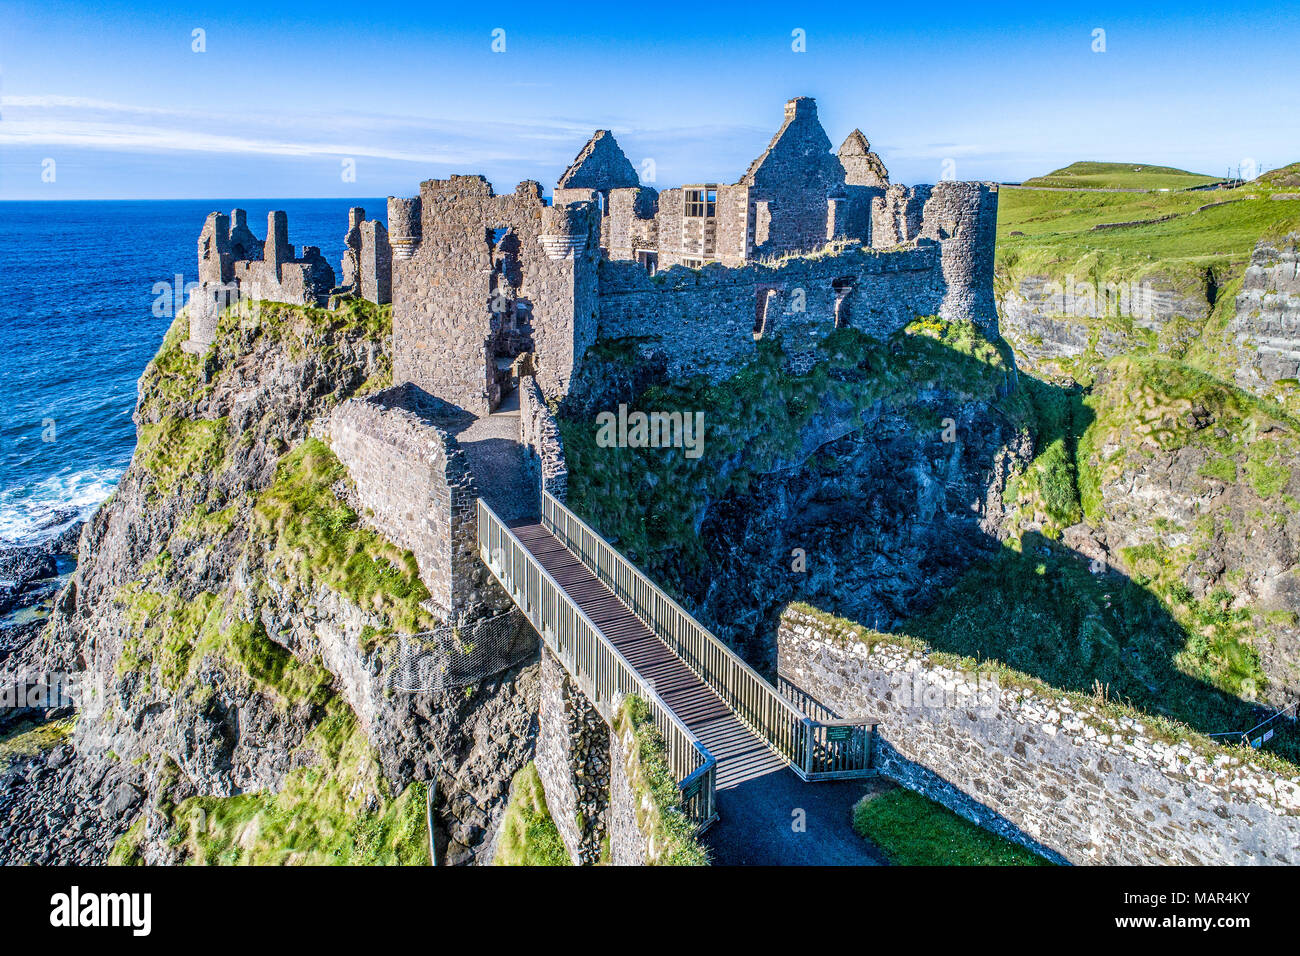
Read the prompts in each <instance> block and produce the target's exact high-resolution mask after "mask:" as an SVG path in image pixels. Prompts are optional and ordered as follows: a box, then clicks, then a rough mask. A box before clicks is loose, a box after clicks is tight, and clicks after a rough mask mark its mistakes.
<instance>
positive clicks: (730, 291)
mask: <svg viewBox="0 0 1300 956" xmlns="http://www.w3.org/2000/svg"><path fill="white" fill-rule="evenodd" d="M600 277H601V283H600V335H601V337H602V338H609V339H615V338H623V337H628V336H637V337H644V338H645V339H646V341H645V343H644V344H643V345H642V346H640V347H641V348H642V349H643V350H644V351H646V352H656V353H662V355H663V357H664V359H665V360H666V362H667V364H668V368H669V372H670V374H673V375H692V374H698V373H704V374H707V375H709V376H710V377H711V378H713V379H714V380H715V381H716V380H719V379H722V378H726V377H727V376H729V375H731V374H733V373H734V372H735V371H736V370H737V369H738V368H739V367H741V366H742V365H744V364H745V363H747V362H749V361H751V360H752V359H753V358H754V356H755V354H756V350H757V346H756V345H755V341H754V336H753V331H754V318H755V310H756V305H757V300H758V296H759V294H760V290H766V289H768V288H774V289H776V295H775V298H774V299H773V300H772V301H771V304H770V305H769V306H768V317H769V319H768V321H769V327H770V328H771V329H772V330H773V333H774V334H775V335H777V336H779V337H780V338H781V340H782V343H783V346H784V348H785V349H786V351H787V353H789V354H791V355H792V356H794V355H800V354H802V353H806V352H808V351H810V350H811V349H812V348H813V347H814V346H815V344H816V343H817V342H818V341H820V339H822V338H824V337H825V336H826V335H828V334H829V333H830V332H831V331H832V330H833V329H834V328H835V301H836V293H835V289H834V287H833V285H832V283H833V282H834V281H835V280H836V279H841V278H845V277H848V278H851V279H852V280H853V291H852V293H850V295H849V296H848V300H847V301H848V307H849V324H850V325H851V326H853V327H854V328H858V329H861V330H862V331H864V332H866V333H867V334H869V335H874V336H877V337H881V338H883V337H885V336H887V335H890V334H891V333H893V332H894V331H896V330H897V329H899V328H902V327H903V326H905V325H906V324H907V323H908V322H910V321H911V320H912V319H914V318H916V317H917V316H921V315H934V314H935V313H936V312H937V311H938V309H939V306H940V304H941V302H942V301H943V285H942V282H941V274H940V269H939V246H938V244H937V243H933V242H928V241H923V242H921V243H920V244H918V245H916V246H914V247H912V248H905V249H901V250H897V251H893V252H888V253H877V252H872V251H870V250H864V249H861V248H858V247H850V248H849V249H847V250H846V251H844V252H843V253H841V254H840V255H836V256H822V257H818V258H813V259H793V260H790V261H789V262H787V263H785V264H783V265H781V266H775V267H773V266H765V265H758V264H751V265H748V266H745V267H743V268H738V269H728V268H724V267H722V266H709V267H706V268H705V269H703V270H701V271H699V272H696V271H693V270H686V269H676V270H673V271H671V272H663V271H661V272H660V273H659V274H658V275H656V276H654V277H651V276H649V275H647V274H646V272H645V270H644V269H641V268H640V267H639V266H637V265H636V264H634V263H627V262H604V263H602V264H601V270H600Z"/></svg>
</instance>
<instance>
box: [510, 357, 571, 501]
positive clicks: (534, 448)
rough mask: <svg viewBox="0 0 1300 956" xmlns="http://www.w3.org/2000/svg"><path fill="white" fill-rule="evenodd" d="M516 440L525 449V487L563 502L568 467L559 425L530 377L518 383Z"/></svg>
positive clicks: (567, 478)
mask: <svg viewBox="0 0 1300 956" xmlns="http://www.w3.org/2000/svg"><path fill="white" fill-rule="evenodd" d="M519 440H520V441H521V442H522V443H523V445H524V447H525V448H526V449H527V450H528V467H529V482H528V484H529V488H530V489H534V488H541V489H542V490H544V491H549V492H550V493H551V494H552V495H554V496H555V497H556V498H558V499H559V500H560V501H564V498H565V493H566V491H567V490H568V483H569V466H568V465H567V464H565V461H564V443H563V442H562V441H561V439H560V426H559V425H558V424H557V423H556V421H555V416H554V415H553V414H551V410H550V409H549V408H548V407H547V405H546V398H545V396H543V395H542V390H541V389H540V388H539V387H538V386H537V381H536V379H534V378H533V377H532V376H526V377H525V378H524V379H523V380H522V381H520V383H519Z"/></svg>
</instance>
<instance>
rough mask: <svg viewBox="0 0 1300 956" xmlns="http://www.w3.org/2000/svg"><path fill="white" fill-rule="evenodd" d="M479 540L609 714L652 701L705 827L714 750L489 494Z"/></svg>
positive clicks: (673, 763)
mask: <svg viewBox="0 0 1300 956" xmlns="http://www.w3.org/2000/svg"><path fill="white" fill-rule="evenodd" d="M478 546H479V555H480V557H482V559H483V563H484V564H486V565H487V566H488V568H490V569H491V571H492V573H493V574H494V575H495V576H496V578H497V580H498V581H500V582H501V584H502V586H504V587H505V589H506V591H507V592H509V594H510V596H511V597H512V598H513V599H514V601H515V603H516V604H517V605H518V606H519V609H520V610H521V611H523V613H524V615H525V616H526V617H527V618H528V620H529V621H530V622H531V623H532V625H533V627H534V628H536V629H537V633H538V634H540V635H542V640H544V641H545V642H546V646H547V647H548V648H549V649H550V650H551V652H552V653H553V654H554V655H555V656H556V657H558V658H559V659H560V661H561V663H563V664H564V667H565V669H566V670H567V671H568V672H569V674H570V675H572V677H573V679H574V680H575V681H576V682H577V684H578V686H579V687H580V688H581V689H582V692H583V694H585V695H586V696H587V699H588V700H590V701H591V703H592V704H593V705H594V706H595V707H596V709H597V710H598V711H599V712H600V713H601V714H602V715H603V716H604V717H605V719H606V720H609V721H611V722H612V721H613V718H614V710H615V709H616V708H617V706H618V704H619V702H620V701H621V700H622V698H623V697H625V696H626V695H628V694H635V695H637V696H638V697H641V698H642V699H644V700H645V701H646V703H647V704H648V705H649V707H650V712H651V714H652V715H653V716H654V721H655V726H656V727H658V729H659V733H660V734H661V735H662V736H663V739H664V745H665V750H666V751H667V756H668V764H669V769H670V770H671V771H672V774H673V777H674V779H676V780H677V786H678V788H679V789H680V791H681V794H682V809H683V811H684V812H685V813H686V815H687V817H688V818H689V819H690V820H691V821H692V822H694V823H695V825H696V826H698V827H700V828H703V827H707V826H708V825H709V824H710V823H712V822H713V821H714V820H716V819H717V815H718V814H717V798H716V793H715V786H716V779H715V778H716V772H715V764H716V761H715V760H714V758H713V755H712V754H710V753H709V751H708V750H707V749H705V747H704V745H703V744H702V743H700V741H699V738H697V737H696V736H695V734H693V733H691V731H690V730H689V729H688V728H687V726H686V725H685V724H684V723H682V721H681V719H680V718H678V716H677V715H676V714H674V713H673V712H672V710H671V709H669V707H668V705H667V704H665V703H664V702H663V700H662V699H661V698H660V697H659V695H658V694H657V693H656V692H655V689H654V687H653V686H652V685H650V684H648V683H646V682H645V681H644V680H642V679H641V676H640V675H639V674H638V673H637V672H636V670H635V669H634V668H633V667H632V665H631V664H629V663H628V662H627V659H626V658H624V657H623V655H622V654H621V653H619V651H618V649H617V648H616V647H614V645H613V644H612V643H611V642H610V640H609V638H607V637H606V636H605V634H604V633H603V632H602V631H601V629H600V628H599V627H598V626H597V625H596V624H595V623H594V622H593V621H592V620H591V618H589V617H588V616H587V615H586V613H585V612H584V611H583V610H582V608H580V607H579V606H578V604H577V602H576V601H574V600H573V599H572V598H571V597H569V595H568V594H567V593H565V591H564V589H563V588H562V587H560V585H559V584H558V583H556V581H555V579H554V578H553V577H552V576H551V574H550V572H548V571H547V570H546V569H545V568H544V567H542V565H541V562H539V561H538V560H537V559H536V558H535V557H534V556H533V555H532V553H530V552H529V551H528V549H527V548H525V547H524V546H523V544H522V543H521V542H520V541H519V539H518V538H517V537H516V536H515V534H514V532H512V531H511V530H510V529H509V528H508V527H507V526H506V524H505V522H503V521H502V520H501V519H500V518H499V517H497V515H496V513H495V512H494V511H493V510H492V509H491V508H490V507H489V506H488V505H487V503H486V502H485V501H483V499H482V498H480V499H479V501H478Z"/></svg>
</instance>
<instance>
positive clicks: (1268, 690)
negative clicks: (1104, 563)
mask: <svg viewBox="0 0 1300 956" xmlns="http://www.w3.org/2000/svg"><path fill="white" fill-rule="evenodd" d="M1086 405H1087V407H1088V409H1089V413H1090V416H1091V418H1092V421H1091V423H1090V425H1089V427H1088V429H1087V431H1086V433H1085V434H1084V436H1083V439H1082V441H1081V443H1080V447H1079V457H1080V473H1081V476H1082V478H1083V481H1082V484H1083V491H1084V496H1083V497H1084V500H1083V504H1084V510H1085V512H1086V514H1087V517H1088V519H1089V523H1090V524H1091V525H1092V526H1093V527H1094V528H1095V529H1096V530H1097V532H1098V533H1099V534H1100V536H1101V538H1102V540H1103V541H1104V542H1105V545H1106V548H1107V549H1108V551H1109V553H1110V555H1111V556H1112V557H1113V558H1114V559H1115V561H1116V563H1118V564H1119V565H1120V566H1121V567H1123V568H1124V569H1125V570H1126V571H1127V572H1128V573H1129V574H1130V576H1132V577H1134V578H1135V579H1137V580H1139V581H1141V582H1142V583H1144V584H1147V585H1148V586H1150V587H1151V588H1152V589H1153V590H1155V591H1156V592H1157V593H1159V594H1160V595H1161V596H1162V597H1163V598H1164V599H1165V602H1166V603H1167V604H1168V605H1169V606H1170V607H1171V609H1172V610H1173V613H1174V614H1175V615H1176V616H1177V617H1179V618H1180V619H1182V620H1183V621H1184V622H1185V623H1186V624H1187V626H1188V627H1189V630H1190V633H1191V635H1192V642H1193V644H1195V643H1198V642H1200V643H1203V644H1205V645H1207V647H1206V648H1205V651H1206V654H1207V656H1209V657H1212V658H1215V659H1217V660H1218V661H1219V662H1220V663H1219V664H1218V665H1217V668H1216V669H1217V671H1219V673H1217V674H1214V675H1210V674H1207V675H1206V676H1207V678H1210V677H1213V678H1217V679H1216V680H1215V682H1216V683H1219V684H1220V686H1223V687H1225V689H1229V690H1232V691H1234V692H1236V693H1239V694H1241V695H1242V696H1244V697H1246V698H1247V699H1258V700H1268V701H1271V702H1273V703H1275V704H1278V705H1280V704H1283V703H1285V702H1288V701H1290V700H1294V699H1295V697H1296V696H1298V695H1300V627H1297V621H1300V475H1298V474H1296V472H1295V468H1294V466H1295V462H1296V461H1297V460H1298V459H1297V456H1298V455H1300V435H1298V434H1297V430H1296V428H1295V425H1294V423H1293V422H1292V421H1291V420H1289V419H1287V418H1285V417H1283V416H1281V415H1280V414H1279V413H1278V411H1277V410H1276V408H1275V407H1271V406H1268V405H1265V404H1264V403H1262V402H1259V401H1255V400H1253V399H1251V397H1250V396H1248V395H1245V394H1244V393H1242V392H1239V391H1238V390H1236V389H1234V388H1232V387H1231V386H1229V385H1225V384H1223V383H1221V382H1218V381H1216V380H1215V379H1213V378H1211V377H1210V376H1208V375H1205V374H1203V373H1200V372H1196V371H1194V370H1192V369H1189V368H1186V367H1185V366H1181V365H1178V364H1176V363H1172V362H1162V361H1159V360H1137V359H1117V360H1115V361H1113V362H1111V363H1110V364H1108V365H1107V366H1105V367H1104V368H1103V369H1102V371H1101V373H1100V375H1099V377H1098V381H1097V384H1096V386H1095V387H1094V389H1093V391H1092V394H1091V395H1090V396H1089V397H1088V398H1087V400H1086ZM1189 650H1192V651H1194V650H1196V649H1195V648H1193V647H1191V646H1190V645H1189Z"/></svg>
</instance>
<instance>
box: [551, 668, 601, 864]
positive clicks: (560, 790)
mask: <svg viewBox="0 0 1300 956" xmlns="http://www.w3.org/2000/svg"><path fill="white" fill-rule="evenodd" d="M537 719H538V727H537V752H536V757H535V760H536V762H537V773H538V776H539V777H541V780H542V787H543V789H545V791H546V805H547V806H548V807H549V808H550V811H551V819H552V820H553V821H554V822H555V826H556V829H558V830H559V831H560V839H561V840H563V841H564V846H565V849H567V850H568V851H569V857H570V858H571V859H572V860H573V862H574V863H576V864H578V865H580V866H581V865H589V864H592V863H596V862H597V861H598V860H599V859H600V857H601V853H602V844H603V842H604V833H605V827H606V819H605V808H606V806H607V805H608V802H609V787H610V773H609V768H610V764H609V754H610V749H609V748H610V740H609V737H610V733H609V725H608V724H606V723H605V720H604V718H602V717H601V716H600V714H599V713H597V711H596V709H595V708H594V707H592V706H591V704H590V703H588V701H587V698H586V697H584V696H583V693H582V691H581V689H579V687H578V686H577V685H576V684H575V683H574V682H573V681H572V680H571V679H570V677H569V674H568V671H566V670H565V669H564V665H563V664H562V663H560V661H559V659H558V658H556V657H555V655H554V654H552V653H551V652H550V651H549V650H548V649H547V648H546V646H545V645H543V646H542V667H541V695H540V704H539V707H538V718H537Z"/></svg>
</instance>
